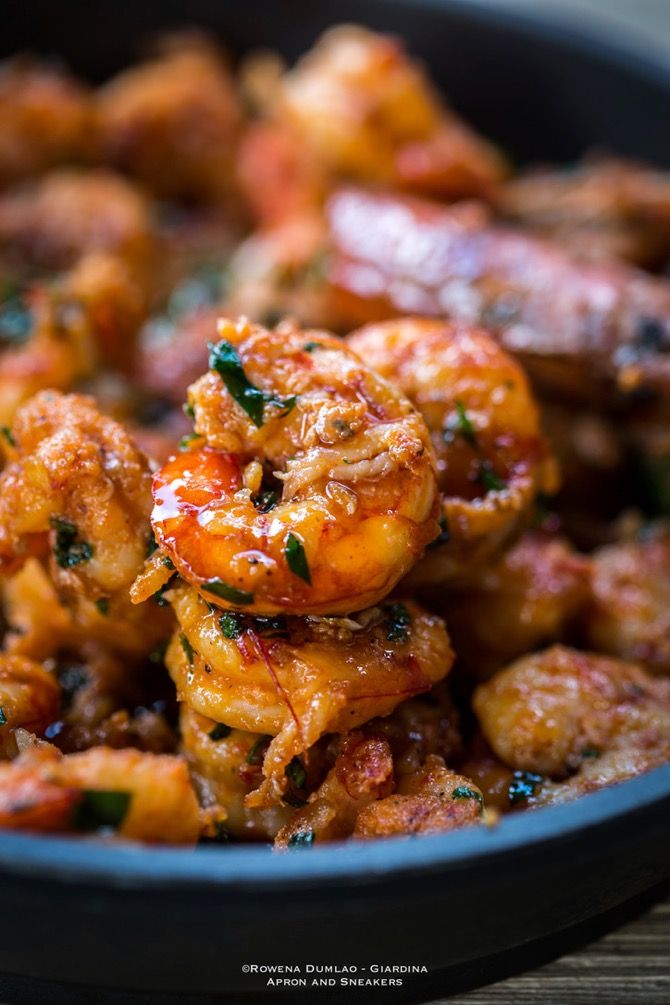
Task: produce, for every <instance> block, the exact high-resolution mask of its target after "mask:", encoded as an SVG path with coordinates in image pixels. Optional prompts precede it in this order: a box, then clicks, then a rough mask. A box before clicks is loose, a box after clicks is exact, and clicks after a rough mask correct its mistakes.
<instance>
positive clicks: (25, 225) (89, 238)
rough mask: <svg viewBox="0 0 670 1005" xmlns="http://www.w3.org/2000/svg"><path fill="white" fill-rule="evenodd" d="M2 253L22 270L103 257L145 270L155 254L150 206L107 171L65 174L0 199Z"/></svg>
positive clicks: (62, 266) (50, 176)
mask: <svg viewBox="0 0 670 1005" xmlns="http://www.w3.org/2000/svg"><path fill="white" fill-rule="evenodd" d="M0 247H1V248H2V251H3V255H4V257H5V258H8V259H9V260H10V261H12V262H17V263H18V264H19V265H23V266H33V267H39V268H46V269H67V268H70V267H71V266H73V265H74V264H75V263H76V262H77V261H78V260H79V259H80V258H81V257H82V255H84V254H86V253H87V252H93V251H106V252H111V253H114V254H115V255H117V256H118V257H119V258H122V259H124V261H126V262H128V263H129V264H132V265H133V266H135V268H136V269H147V268H148V266H150V265H151V264H153V263H152V255H153V252H154V246H153V232H152V223H151V214H150V209H149V204H148V202H147V199H146V198H145V197H144V195H143V194H142V193H141V192H140V190H139V189H137V188H136V187H135V186H134V185H133V184H132V182H130V181H126V180H125V179H124V178H121V177H120V176H119V175H115V174H114V173H113V172H111V171H105V170H102V169H100V170H96V171H87V172H81V171H76V170H74V169H67V170H65V169H63V170H60V171H54V172H52V173H51V174H48V175H45V177H44V178H42V179H40V180H39V181H38V182H37V183H36V184H35V185H31V186H28V187H25V188H19V189H16V190H12V191H9V192H7V193H5V194H4V195H2V196H1V197H0Z"/></svg>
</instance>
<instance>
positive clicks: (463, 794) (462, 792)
mask: <svg viewBox="0 0 670 1005" xmlns="http://www.w3.org/2000/svg"><path fill="white" fill-rule="evenodd" d="M451 798H452V799H476V800H477V802H478V803H479V805H480V806H483V805H484V798H483V796H482V794H481V792H477V790H476V789H471V788H470V786H469V785H457V786H456V788H455V789H454V791H453V792H452V793H451Z"/></svg>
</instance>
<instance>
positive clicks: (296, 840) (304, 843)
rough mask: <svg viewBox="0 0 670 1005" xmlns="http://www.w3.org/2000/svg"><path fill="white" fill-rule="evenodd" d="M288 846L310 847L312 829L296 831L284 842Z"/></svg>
mask: <svg viewBox="0 0 670 1005" xmlns="http://www.w3.org/2000/svg"><path fill="white" fill-rule="evenodd" d="M286 844H287V846H288V847H289V848H310V847H311V846H312V845H313V844H314V831H313V830H306V831H296V832H295V834H291V836H290V838H289V839H288V841H287V842H286Z"/></svg>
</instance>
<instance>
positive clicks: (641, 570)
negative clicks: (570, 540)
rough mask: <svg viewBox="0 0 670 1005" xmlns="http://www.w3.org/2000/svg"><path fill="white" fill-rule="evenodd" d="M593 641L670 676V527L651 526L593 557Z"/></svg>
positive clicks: (589, 631)
mask: <svg viewBox="0 0 670 1005" xmlns="http://www.w3.org/2000/svg"><path fill="white" fill-rule="evenodd" d="M585 620H586V626H585V631H586V640H587V643H588V645H590V646H592V647H593V648H594V649H597V650H598V651H600V652H603V653H610V654H611V655H612V656H618V657H620V658H621V659H624V660H632V661H635V662H640V663H643V664H644V666H646V668H647V669H648V670H650V671H651V672H652V673H660V674H668V675H670V531H669V530H668V529H667V528H664V527H658V528H657V529H656V530H654V529H649V530H648V531H647V532H646V533H644V534H641V535H640V536H639V538H638V539H637V540H631V541H621V542H617V543H616V544H612V545H609V546H608V547H605V548H601V549H599V550H598V551H596V552H595V553H594V556H593V582H592V597H591V603H590V605H589V608H588V611H587V614H586V619H585Z"/></svg>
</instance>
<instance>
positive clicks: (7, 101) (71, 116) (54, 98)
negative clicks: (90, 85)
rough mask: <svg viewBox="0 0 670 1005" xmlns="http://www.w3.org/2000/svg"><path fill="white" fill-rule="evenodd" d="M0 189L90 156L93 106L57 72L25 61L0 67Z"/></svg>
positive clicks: (85, 94) (77, 85)
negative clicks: (70, 161)
mask: <svg viewBox="0 0 670 1005" xmlns="http://www.w3.org/2000/svg"><path fill="white" fill-rule="evenodd" d="M0 121H1V122H2V131H1V132H0V185H1V186H3V187H4V186H5V185H7V184H9V183H11V182H15V181H18V180H19V179H23V178H25V177H28V176H30V175H35V174H39V173H40V172H42V171H45V170H47V169H48V168H51V167H55V166H56V165H57V164H61V163H63V162H64V161H66V160H76V159H78V158H80V157H82V156H86V155H87V154H88V153H89V152H90V147H91V143H90V138H91V126H92V123H93V102H92V100H91V96H90V94H89V92H88V91H87V89H86V88H85V87H84V86H83V85H82V84H80V83H79V82H78V81H76V80H74V79H73V78H72V77H70V76H69V74H67V73H65V72H64V71H63V70H61V69H60V68H59V67H55V66H53V65H52V64H49V63H38V62H36V61H35V60H33V59H31V58H26V57H23V56H22V57H19V58H16V59H11V60H8V61H6V62H4V63H3V64H2V66H1V67H0Z"/></svg>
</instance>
